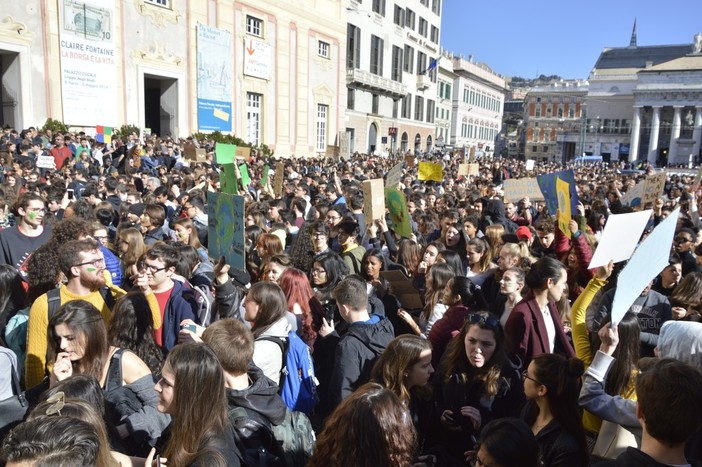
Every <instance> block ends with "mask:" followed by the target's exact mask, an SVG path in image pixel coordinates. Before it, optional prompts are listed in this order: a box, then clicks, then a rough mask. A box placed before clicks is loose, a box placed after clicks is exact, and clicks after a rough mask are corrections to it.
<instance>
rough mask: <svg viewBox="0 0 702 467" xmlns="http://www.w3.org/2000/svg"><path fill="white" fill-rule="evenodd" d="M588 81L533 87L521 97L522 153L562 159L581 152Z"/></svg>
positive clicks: (538, 157)
mask: <svg viewBox="0 0 702 467" xmlns="http://www.w3.org/2000/svg"><path fill="white" fill-rule="evenodd" d="M587 93H588V84H587V81H579V80H569V81H565V80H561V81H558V82H554V83H551V84H549V85H546V86H536V87H533V88H532V89H531V90H530V91H529V92H528V93H527V95H526V97H525V99H524V107H525V113H524V120H523V124H522V126H523V131H524V156H525V158H526V159H534V160H536V161H551V162H565V161H568V160H570V159H572V158H573V157H575V156H576V155H577V154H581V153H582V152H583V149H582V148H583V147H584V145H586V144H587V143H586V142H585V140H584V124H585V122H584V117H585V111H584V107H585V106H584V104H585V99H586V96H587Z"/></svg>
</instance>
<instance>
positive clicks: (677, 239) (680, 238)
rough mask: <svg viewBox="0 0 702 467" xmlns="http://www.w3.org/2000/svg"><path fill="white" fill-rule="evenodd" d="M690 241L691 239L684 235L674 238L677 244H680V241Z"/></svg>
mask: <svg viewBox="0 0 702 467" xmlns="http://www.w3.org/2000/svg"><path fill="white" fill-rule="evenodd" d="M691 241H692V239H691V238H685V237H678V238H676V239H675V243H677V244H678V245H680V244H682V243H687V242H691Z"/></svg>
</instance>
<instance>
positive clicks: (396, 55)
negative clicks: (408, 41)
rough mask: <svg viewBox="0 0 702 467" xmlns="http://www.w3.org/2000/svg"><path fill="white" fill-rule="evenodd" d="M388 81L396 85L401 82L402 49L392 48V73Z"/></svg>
mask: <svg viewBox="0 0 702 467" xmlns="http://www.w3.org/2000/svg"><path fill="white" fill-rule="evenodd" d="M390 79H392V80H393V81H397V82H398V83H401V82H402V49H401V48H399V47H397V46H395V45H393V46H392V71H391V74H390Z"/></svg>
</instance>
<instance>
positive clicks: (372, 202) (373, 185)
mask: <svg viewBox="0 0 702 467" xmlns="http://www.w3.org/2000/svg"><path fill="white" fill-rule="evenodd" d="M362 186H363V214H364V215H365V216H366V224H370V223H372V222H373V221H374V220H376V219H384V218H385V196H384V189H385V187H384V185H383V179H382V178H376V179H373V180H364V181H363V182H362Z"/></svg>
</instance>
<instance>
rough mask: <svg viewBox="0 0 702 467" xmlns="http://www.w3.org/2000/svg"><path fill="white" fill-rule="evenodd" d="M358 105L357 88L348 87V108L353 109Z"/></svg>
mask: <svg viewBox="0 0 702 467" xmlns="http://www.w3.org/2000/svg"><path fill="white" fill-rule="evenodd" d="M355 107H356V90H355V89H353V88H346V108H347V109H349V110H353V109H354V108H355Z"/></svg>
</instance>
